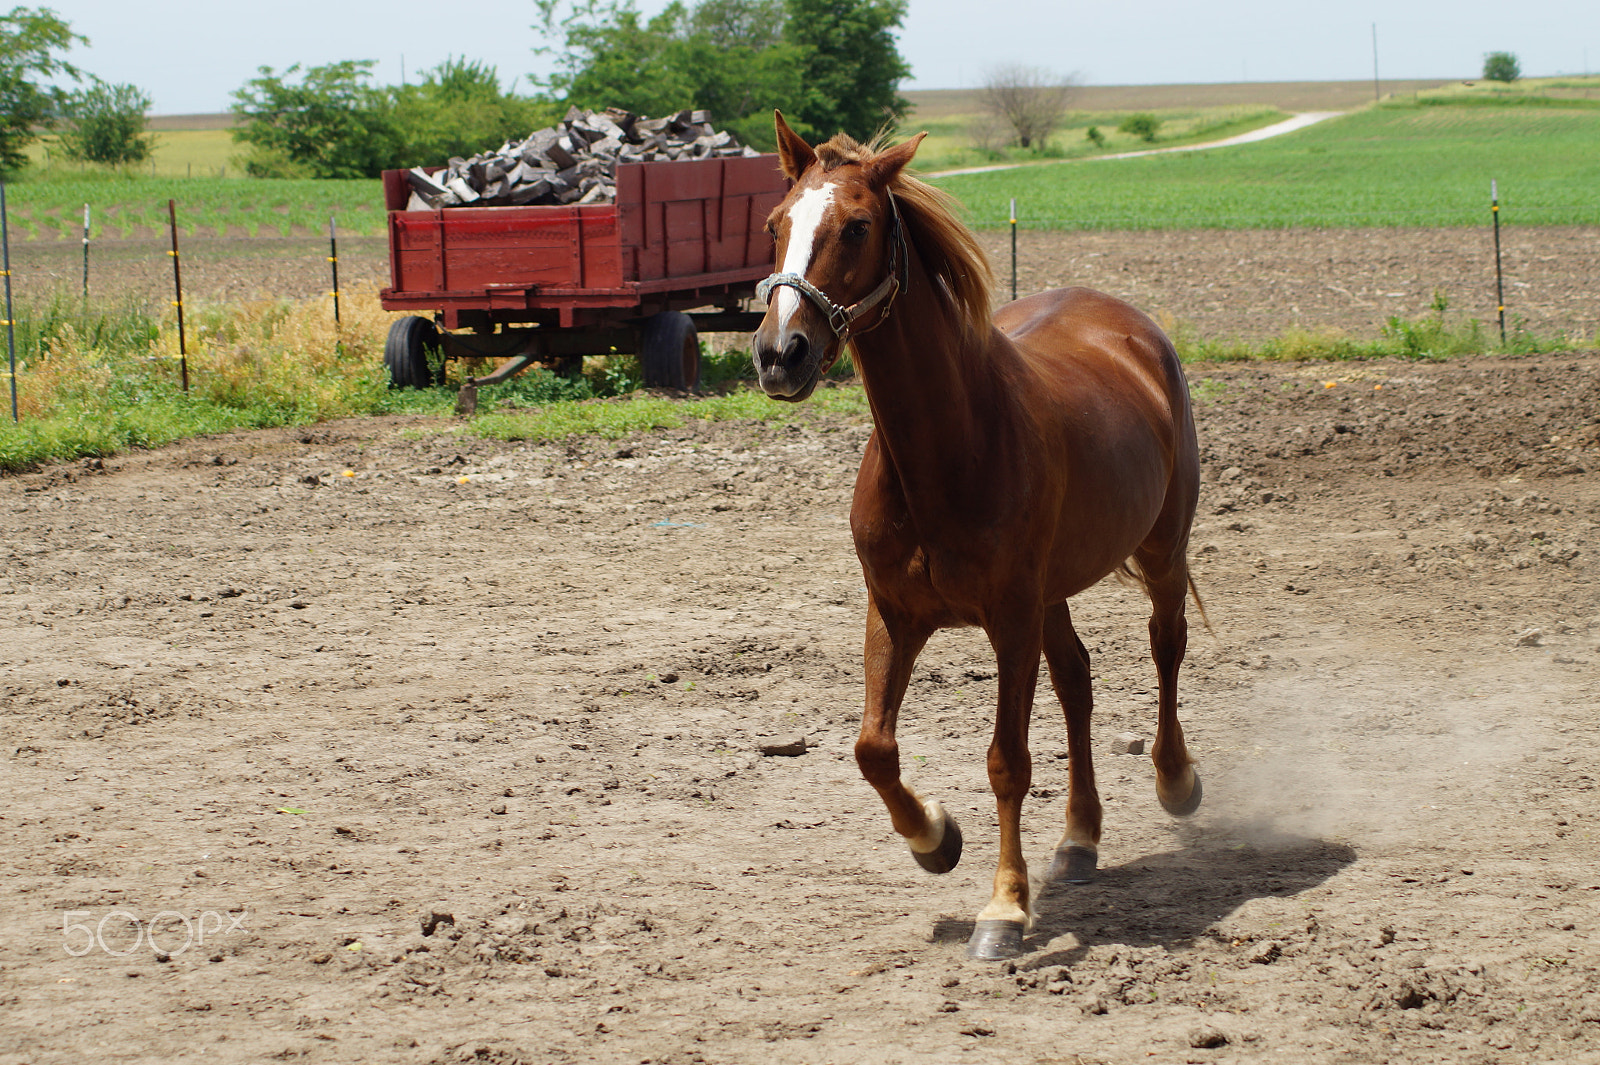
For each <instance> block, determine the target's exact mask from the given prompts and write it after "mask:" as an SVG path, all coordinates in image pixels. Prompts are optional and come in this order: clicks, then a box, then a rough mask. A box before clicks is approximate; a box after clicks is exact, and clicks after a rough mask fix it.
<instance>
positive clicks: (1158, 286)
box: [12, 225, 1600, 346]
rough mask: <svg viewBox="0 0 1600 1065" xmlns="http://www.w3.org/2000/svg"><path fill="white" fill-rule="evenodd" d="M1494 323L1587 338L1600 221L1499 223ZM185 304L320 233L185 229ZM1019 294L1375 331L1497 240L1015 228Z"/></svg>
mask: <svg viewBox="0 0 1600 1065" xmlns="http://www.w3.org/2000/svg"><path fill="white" fill-rule="evenodd" d="M980 236H981V238H982V240H983V243H984V246H985V249H986V250H987V251H988V253H989V255H990V258H991V260H992V262H993V264H994V267H995V273H996V275H997V276H998V278H999V279H1000V282H1001V284H1000V289H1001V290H1002V291H1005V292H1009V291H1010V287H1011V245H1010V235H1009V233H1004V232H999V231H995V230H988V231H984V232H983V233H982V234H980ZM1502 244H1503V269H1504V274H1505V294H1506V308H1507V322H1508V324H1509V325H1510V326H1511V327H1512V328H1516V326H1517V325H1518V323H1519V322H1520V323H1521V324H1522V326H1523V327H1524V328H1526V329H1528V330H1530V331H1531V332H1533V333H1535V334H1537V335H1539V336H1543V337H1555V336H1557V335H1564V336H1566V337H1567V338H1568V339H1569V340H1570V341H1571V342H1573V343H1575V344H1578V345H1581V346H1592V345H1593V344H1594V343H1595V338H1596V335H1597V333H1600V229H1597V228H1595V227H1585V226H1566V227H1561V226H1548V227H1532V228H1530V227H1521V226H1514V225H1507V226H1506V227H1505V229H1504V231H1503V233H1502ZM182 250H183V279H184V293H185V300H186V302H205V301H214V300H241V299H263V298H300V299H303V298H310V297H314V296H323V295H325V294H326V293H327V292H328V290H329V289H330V288H331V287H332V280H331V277H330V275H329V271H328V263H327V254H328V245H327V242H326V240H325V239H324V238H321V237H317V236H308V237H296V238H288V237H284V238H273V237H237V238H214V237H206V236H199V237H194V238H186V239H185V240H184V241H183V244H182ZM387 255H388V252H387V245H386V244H385V242H384V240H383V238H381V237H377V238H374V237H363V238H358V237H345V238H342V239H341V240H340V242H339V278H340V281H339V287H340V288H341V290H343V291H345V292H356V291H360V290H365V291H369V292H370V291H372V290H375V289H378V288H381V287H383V286H384V285H386V284H387V283H388V280H387V279H388V269H389V266H388V257H387ZM12 256H13V260H14V266H15V274H14V281H15V283H16V287H17V292H18V295H19V298H20V299H21V300H22V301H23V302H24V304H26V302H27V301H28V300H29V299H33V298H42V297H44V296H45V295H47V294H48V293H49V292H50V291H52V290H56V291H65V292H73V293H75V292H77V291H79V290H80V288H81V285H82V277H83V273H82V271H83V259H82V249H81V247H80V246H79V245H75V244H72V243H71V242H70V241H61V242H52V243H44V242H31V243H26V244H21V245H18V246H17V247H16V248H15V249H14V250H13V252H12ZM1017 274H1018V278H1017V282H1018V292H1019V293H1022V294H1024V295H1025V294H1027V293H1029V292H1035V291H1038V290H1039V289H1042V288H1054V287H1057V286H1060V285H1069V284H1074V285H1089V286H1091V287H1093V288H1098V289H1102V290H1104V291H1106V292H1110V293H1112V294H1113V295H1116V296H1120V297H1122V298H1123V299H1128V300H1131V301H1132V302H1134V303H1135V304H1137V305H1138V306H1140V307H1142V308H1144V309H1146V310H1147V311H1149V312H1150V313H1151V314H1153V315H1155V316H1156V317H1157V318H1158V319H1159V320H1160V321H1161V322H1162V324H1163V325H1165V326H1166V327H1167V328H1168V329H1169V330H1189V331H1192V332H1193V333H1194V334H1195V335H1197V336H1201V337H1207V338H1215V339H1235V338H1237V339H1248V340H1260V339H1263V338H1266V337H1272V336H1278V335H1280V334H1282V333H1283V332H1284V331H1285V330H1286V329H1288V328H1290V327H1293V326H1298V327H1301V328H1305V329H1332V330H1340V331H1343V332H1345V333H1348V334H1349V335H1351V336H1356V337H1374V336H1376V335H1377V334H1378V332H1379V330H1380V329H1381V328H1382V326H1383V323H1384V322H1385V321H1386V320H1387V319H1388V318H1389V317H1390V316H1391V315H1399V316H1400V317H1402V318H1414V317H1417V316H1419V315H1422V314H1425V313H1428V311H1429V308H1430V306H1431V305H1432V302H1433V299H1434V294H1435V293H1436V292H1438V293H1442V294H1443V295H1444V296H1445V298H1446V299H1447V300H1448V301H1449V305H1450V311H1449V314H1450V316H1451V319H1452V320H1453V321H1460V320H1464V319H1470V318H1476V319H1479V320H1480V321H1483V322H1485V323H1488V324H1489V325H1490V327H1491V328H1492V327H1493V324H1494V322H1495V306H1496V304H1495V287H1494V284H1495V278H1494V237H1493V234H1492V233H1491V232H1490V230H1489V229H1488V228H1487V227H1480V228H1477V229H1415V230H1394V229H1353V230H1351V229H1344V230H1258V231H1250V230H1243V231H1227V232H1218V231H1213V230H1200V231H1192V232H1178V233H1123V232H1114V233H1105V232H1089V233H1062V232H1044V231H1028V230H1024V231H1023V232H1021V233H1020V234H1019V238H1018V270H1017ZM90 288H91V292H92V293H94V294H95V295H96V296H97V298H117V297H122V296H129V297H132V298H135V299H141V300H148V301H150V302H151V303H154V304H157V305H158V306H159V307H162V308H164V307H165V303H164V302H162V301H165V300H170V299H171V298H172V263H171V259H170V258H169V257H168V255H167V244H166V243H165V242H164V241H163V240H160V239H156V238H153V237H152V238H151V239H146V240H125V241H107V242H104V243H103V244H98V245H96V246H95V251H94V258H93V260H92V261H91V265H90Z"/></svg>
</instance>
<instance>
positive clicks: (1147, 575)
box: [754, 114, 1200, 958]
mask: <svg viewBox="0 0 1600 1065" xmlns="http://www.w3.org/2000/svg"><path fill="white" fill-rule="evenodd" d="M776 121H777V131H778V150H779V155H780V159H781V162H782V166H783V170H784V173H785V174H787V175H788V177H789V178H790V179H791V180H792V181H793V182H794V187H793V188H792V189H791V190H790V192H789V195H788V197H787V198H786V199H785V200H784V201H783V203H782V204H780V205H779V206H778V208H777V210H775V211H773V212H772V215H771V217H770V219H769V220H768V224H767V228H768V230H769V231H770V232H771V233H772V236H773V239H774V240H775V241H776V244H777V262H778V270H779V271H780V272H779V273H775V274H773V275H772V276H771V277H769V278H768V279H767V280H766V281H765V282H764V283H763V285H762V287H761V290H760V291H761V295H762V298H764V299H766V300H767V301H768V308H767V312H766V316H765V318H764V319H763V320H762V323H761V328H760V329H759V330H758V331H757V333H756V334H755V345H754V358H755V364H756V370H757V372H758V374H759V377H760V382H761V387H762V389H763V390H765V391H766V393H767V394H768V395H770V396H773V397H774V398H778V399H785V400H795V401H798V400H802V399H804V398H806V397H807V396H809V395H810V394H811V391H812V390H813V389H814V388H815V387H816V384H817V381H818V379H819V378H820V376H821V375H822V374H823V373H824V372H826V370H827V369H828V368H829V367H830V366H832V365H833V362H834V360H835V359H837V358H838V355H839V352H840V350H841V349H842V347H843V346H844V345H845V344H846V343H848V344H850V345H851V347H852V349H853V351H854V359H855V365H856V369H857V371H858V372H859V373H860V375H861V379H862V382H863V384H864V385H865V387H866V394H867V400H868V402H869V404H870V405H871V408H872V416H873V420H874V423H875V429H874V431H873V434H872V438H871V439H870V440H869V441H868V443H867V448H866V453H865V455H864V456H863V457H862V460H861V470H860V472H859V474H858V475H857V477H856V490H855V501H854V504H853V505H852V507H851V512H850V527H851V531H852V533H853V534H854V537H855V544H856V553H857V554H858V555H859V556H860V559H861V566H862V569H863V570H864V571H865V575H866V585H867V593H868V599H867V633H866V653H865V666H866V670H865V672H866V689H867V690H866V710H865V713H864V715H863V717H862V721H861V736H860V738H859V739H858V740H857V742H856V749H855V750H856V761H857V763H858V764H859V766H860V768H861V774H862V776H863V777H865V778H866V780H867V782H868V783H870V784H871V785H872V786H873V787H874V788H875V789H876V790H877V792H878V794H879V796H881V797H882V799H883V802H884V805H885V806H887V807H888V809H889V817H890V819H891V820H892V822H893V824H894V829H895V831H896V832H898V833H899V834H900V835H902V836H904V837H905V838H906V840H907V842H908V843H909V844H910V846H911V851H912V854H913V855H914V856H915V858H916V860H917V862H918V863H919V864H920V865H921V866H922V867H923V868H925V869H928V870H930V871H932V872H935V873H943V872H947V871H949V870H950V869H952V868H954V867H955V864H956V862H957V860H958V859H959V858H960V856H961V831H960V829H959V828H958V827H957V826H956V823H955V821H954V819H952V818H951V817H950V816H949V815H948V814H947V813H945V812H944V810H943V808H942V807H941V806H940V805H939V803H938V802H935V801H931V800H930V801H924V800H923V799H922V798H921V797H920V796H918V795H917V793H916V792H914V791H913V790H912V789H911V788H909V787H907V786H906V784H905V783H904V782H903V781H902V780H901V779H900V759H899V747H898V745H897V743H896V741H895V721H896V718H897V717H898V716H899V712H900V703H901V700H902V698H903V697H904V695H905V690H906V685H907V683H908V682H909V680H910V677H911V669H912V665H913V664H914V662H915V661H916V658H917V654H918V652H920V651H921V650H922V647H923V645H924V644H925V643H926V642H927V640H928V638H929V637H930V636H931V635H932V634H933V632H934V631H935V630H936V629H941V628H949V627H953V626H964V625H979V626H982V627H983V629H984V631H985V633H987V635H988V637H989V642H990V644H991V645H992V646H993V648H994V652H995V657H996V661H997V666H998V676H999V688H1000V693H999V706H998V708H997V712H996V715H995V724H994V738H993V740H992V742H991V743H990V745H989V754H988V770H989V783H990V786H991V787H992V788H993V789H994V795H995V802H996V804H997V806H998V808H999V815H1000V859H999V867H998V869H997V870H996V872H995V879H994V894H993V896H992V897H991V898H990V900H989V904H988V905H987V906H985V907H984V908H983V910H982V911H981V912H980V913H979V914H978V919H977V923H976V926H975V927H974V930H973V933H972V938H971V940H970V941H969V943H968V948H967V949H968V953H969V954H971V955H972V956H973V957H979V958H1005V957H1011V956H1014V955H1016V954H1019V953H1021V951H1022V936H1023V934H1024V932H1025V931H1026V930H1027V928H1028V926H1029V924H1030V923H1031V921H1032V916H1033V914H1032V906H1031V900H1030V897H1029V887H1028V872H1027V866H1026V864H1025V863H1024V861H1023V857H1022V839H1021V815H1022V801H1023V798H1024V797H1025V796H1026V795H1027V794H1028V786H1029V783H1030V781H1031V779H1032V765H1031V763H1030V756H1029V753H1028V718H1029V714H1030V713H1031V710H1032V707H1033V695H1034V687H1035V685H1036V683H1037V681H1038V675H1039V654H1040V652H1041V651H1043V653H1044V658H1045V661H1046V662H1047V663H1048V664H1049V667H1050V679H1051V681H1052V682H1053V683H1054V685H1055V690H1056V695H1057V696H1058V697H1059V698H1060V700H1061V706H1062V709H1063V710H1064V711H1065V713H1066V723H1067V745H1068V752H1069V758H1070V762H1069V790H1068V795H1067V815H1066V822H1067V823H1066V832H1065V834H1064V835H1063V836H1062V837H1061V842H1060V844H1059V845H1058V846H1057V848H1056V852H1055V860H1054V863H1053V864H1052V866H1051V870H1050V875H1051V877H1052V878H1057V879H1062V880H1067V881H1071V882H1079V883H1081V882H1084V881H1087V880H1090V879H1092V878H1093V876H1094V873H1095V868H1096V863H1097V847H1098V844H1099V842H1100V819H1101V807H1100V797H1099V794H1098V793H1097V792H1096V790H1095V782H1094V766H1093V758H1092V753H1091V747H1090V739H1089V717H1090V711H1091V708H1092V701H1093V697H1092V693H1091V690H1090V672H1089V655H1088V652H1087V651H1086V650H1085V649H1084V646H1083V642H1082V641H1081V640H1079V639H1078V636H1077V634H1076V633H1075V632H1074V631H1073V628H1072V617H1071V614H1070V612H1069V611H1068V607H1067V600H1068V599H1069V598H1070V597H1071V596H1073V595H1076V594H1077V593H1078V592H1081V591H1083V590H1084V589H1086V588H1088V587H1090V586H1091V585H1093V584H1095V583H1096V582H1097V581H1099V580H1100V579H1101V578H1103V577H1105V576H1107V575H1108V574H1111V573H1114V572H1118V571H1120V572H1122V573H1123V574H1125V575H1127V576H1130V577H1132V578H1133V579H1135V580H1136V581H1137V582H1138V583H1140V584H1141V585H1142V586H1143V587H1144V589H1145V591H1146V593H1147V594H1148V595H1149V597H1150V602H1151V606H1152V612H1151V617H1150V648H1151V653H1152V655H1153V657H1154V659H1155V663H1156V672H1157V674H1158V675H1159V678H1160V693H1159V696H1158V699H1157V715H1158V716H1157V724H1156V737H1155V744H1154V748H1153V752H1152V756H1153V759H1154V762H1155V769H1156V794H1157V796H1158V798H1159V799H1160V801H1161V804H1162V805H1163V806H1164V807H1166V809H1167V810H1168V811H1169V812H1170V813H1172V814H1174V815H1178V816H1183V815H1187V814H1190V813H1193V812H1194V810H1195V809H1196V808H1197V807H1198V806H1199V804H1200V780H1199V777H1198V776H1196V774H1195V771H1194V768H1193V766H1192V765H1191V759H1190V758H1189V753H1188V750H1187V748H1186V747H1185V746H1184V740H1183V729H1182V726H1180V725H1179V724H1178V692H1177V681H1178V666H1179V663H1180V662H1181V661H1182V659H1183V654H1184V649H1185V647H1186V644H1187V640H1188V626H1187V623H1186V621H1185V619H1184V608H1185V599H1186V596H1187V593H1189V592H1190V591H1191V590H1192V587H1193V586H1192V583H1191V581H1190V579H1189V568H1188V562H1187V559H1186V549H1187V546H1188V541H1189V527H1190V524H1191V522H1192V520H1193V518H1194V512H1195V502H1196V498H1197V495H1198V491H1199V480H1200V464H1199V456H1198V451H1197V448H1196V445H1195V434H1194V420H1193V417H1192V415H1191V413H1190V409H1189V393H1188V386H1187V383H1186V382H1185V380H1184V376H1183V371H1182V369H1181V368H1180V367H1179V364H1178V358H1177V354H1176V352H1174V350H1173V347H1172V344H1171V342H1170V341H1169V340H1168V339H1167V337H1166V336H1165V335H1164V334H1163V333H1162V332H1161V330H1160V329H1159V328H1158V327H1157V326H1156V325H1155V323H1153V322H1152V321H1151V320H1150V319H1149V318H1147V317H1146V316H1145V315H1143V314H1141V313H1140V312H1139V311H1137V310H1135V309H1134V308H1132V307H1130V306H1129V305H1128V304H1126V303H1123V302H1122V301H1120V300H1117V299H1114V298H1112V297H1110V296H1107V295H1104V294H1102V293H1099V292H1093V291H1090V290H1088V289H1082V288H1067V289H1058V290H1055V291H1050V292H1041V293H1039V294H1038V295H1034V296H1029V297H1027V298H1026V299H1022V300H1018V301H1017V302H1015V303H1012V304H1010V305H1008V306H1006V307H1002V308H1001V309H1000V311H999V312H998V313H996V314H995V315H994V316H993V319H992V320H991V318H990V314H989V307H990V286H991V277H990V273H989V267H988V264H987V262H986V260H985V259H984V256H983V253H982V251H981V249H979V248H978V246H977V244H976V243H975V242H974V240H973V237H972V234H971V233H970V232H968V231H967V230H966V229H965V228H964V227H963V226H962V225H961V224H960V223H959V222H958V221H957V220H956V219H955V217H954V216H953V214H952V213H951V211H950V205H949V201H948V199H947V197H945V196H944V195H943V194H942V193H940V192H939V191H938V190H936V189H933V188H931V187H929V186H928V185H925V184H923V183H922V182H920V181H917V180H916V179H914V178H912V177H910V176H908V175H907V174H906V173H904V168H905V166H906V164H907V163H909V162H910V161H911V158H912V156H913V155H915V154H916V150H917V145H918V144H919V143H920V142H921V140H922V136H921V135H919V136H917V137H916V138H914V139H912V140H910V141H907V142H905V143H903V144H900V145H898V146H896V147H892V148H888V149H884V150H878V149H877V148H876V146H863V145H860V144H857V143H856V142H855V141H853V140H851V139H850V138H848V137H846V136H843V135H840V136H837V137H834V138H833V139H832V140H830V141H828V142H827V143H825V144H821V145H818V146H817V147H816V148H815V149H813V148H812V147H811V146H810V145H808V144H807V143H806V142H805V141H804V140H803V139H802V138H801V137H800V136H798V135H797V134H796V133H794V132H793V131H792V130H791V129H790V128H789V126H788V125H787V124H786V123H785V122H784V121H783V116H782V115H781V114H780V115H778V116H777V117H776ZM1196 602H1197V603H1198V599H1197V600H1196Z"/></svg>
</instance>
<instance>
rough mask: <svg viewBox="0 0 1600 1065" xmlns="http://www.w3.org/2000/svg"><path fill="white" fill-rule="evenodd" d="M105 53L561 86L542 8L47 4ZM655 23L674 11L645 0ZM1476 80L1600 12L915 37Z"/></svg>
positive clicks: (1181, 77)
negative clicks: (462, 64)
mask: <svg viewBox="0 0 1600 1065" xmlns="http://www.w3.org/2000/svg"><path fill="white" fill-rule="evenodd" d="M40 6H51V7H53V8H54V10H55V11H56V13H57V14H58V15H60V16H61V17H62V18H64V19H65V20H66V21H67V22H69V23H70V24H71V26H72V28H73V30H74V31H75V32H77V33H79V34H82V35H83V36H85V37H87V38H89V42H90V43H89V45H88V46H87V47H78V48H75V49H74V50H73V51H72V52H71V53H70V55H69V57H68V58H69V59H70V60H71V61H72V62H73V63H75V64H77V65H78V66H79V67H81V68H82V69H84V70H86V71H88V72H90V73H92V74H95V75H97V76H98V77H100V78H102V79H104V80H106V81H109V82H114V83H132V84H134V85H137V86H139V87H140V88H142V89H144V90H145V91H146V92H148V93H149V94H150V95H151V96H152V97H153V98H154V106H153V107H152V108H151V110H150V113H151V114H152V115H172V114H205V113H214V112H219V111H226V110H227V109H228V107H229V105H230V104H231V103H232V102H233V98H232V93H233V91H234V90H235V89H238V88H240V87H241V86H243V85H244V84H245V82H247V81H249V80H250V79H251V78H253V77H255V76H256V72H257V68H259V67H261V66H270V67H273V68H275V69H276V70H279V71H281V70H282V69H283V68H285V67H288V66H289V65H291V64H293V63H300V64H302V65H303V66H318V65H321V64H325V63H331V62H335V61H337V60H342V59H372V60H376V61H377V66H376V67H375V68H374V71H373V72H374V75H375V76H376V78H377V80H378V81H379V82H380V83H383V84H397V83H399V82H400V81H401V80H402V77H404V78H405V79H406V80H410V81H415V80H417V75H418V72H419V71H421V70H424V69H427V68H429V67H433V66H435V65H437V64H439V63H441V62H443V61H444V60H445V59H447V58H449V57H451V56H457V57H465V58H468V59H476V60H480V61H482V62H485V63H487V64H489V65H490V66H493V67H495V68H496V69H497V70H498V71H499V73H500V77H501V81H502V84H505V83H509V82H510V81H511V80H512V79H513V78H520V79H521V80H520V81H518V82H517V87H518V88H519V89H520V90H524V91H525V90H526V89H527V88H528V81H527V75H529V74H530V73H545V72H547V71H548V70H549V65H550V64H549V60H547V59H541V58H539V57H537V56H536V55H535V54H534V49H535V48H536V47H538V46H539V45H540V44H541V43H544V42H543V40H542V38H541V37H540V36H539V35H538V34H537V33H536V32H535V31H534V29H533V23H534V21H535V14H534V5H533V3H532V0H476V2H474V3H453V2H450V0H384V2H382V3H377V2H374V0H320V2H313V0H274V2H272V3H239V2H230V0H154V2H153V3H151V4H148V5H136V4H129V3H127V2H126V0H43V4H41V5H40ZM638 6H639V7H640V8H641V9H642V10H643V11H645V12H653V11H658V10H660V8H662V7H663V6H665V0H638ZM1374 24H1376V26H1377V66H1378V75H1379V78H1380V79H1384V78H1396V79H1401V78H1471V77H1474V76H1476V75H1477V74H1478V73H1479V72H1480V71H1481V70H1482V67H1483V56H1484V54H1485V53H1487V52H1491V51H1506V52H1512V53H1514V54H1515V55H1516V56H1517V57H1518V59H1519V60H1520V62H1521V65H1522V71H1523V73H1524V75H1528V76H1540V75H1551V74H1581V73H1588V72H1593V71H1595V70H1596V69H1597V68H1600V3H1597V2H1596V0H1524V2H1522V3H1519V4H1508V3H1488V2H1485V0H1331V2H1330V0H1306V2H1300V3H1289V4H1285V3H1283V2H1282V0H1271V2H1269V0H1211V2H1209V3H1204V4H1202V3H1196V2H1194V0H1135V2H1131V3H1119V2H1104V0H1102V2H1100V3H1096V4H1084V3H1076V2H1071V0H989V2H986V3H985V2H981V0H910V7H909V13H908V15H907V17H906V20H905V24H904V26H903V28H902V30H901V33H900V36H899V43H900V54H901V55H902V56H904V57H905V58H906V60H907V61H908V62H909V63H910V64H911V72H912V74H911V79H910V80H909V81H908V82H906V83H905V84H903V85H902V88H908V89H959V88H969V87H973V86H977V85H981V84H982V83H983V80H984V76H985V74H986V73H987V72H989V71H991V70H993V69H994V68H995V67H998V66H1001V65H1006V64H1020V65H1023V66H1028V67H1036V68H1040V69H1043V70H1047V71H1050V72H1052V73H1054V74H1057V75H1061V76H1064V77H1065V76H1074V77H1075V78H1076V79H1077V81H1078V82H1079V83H1080V84H1085V85H1162V84H1189V83H1205V82H1236V81H1360V80H1370V79H1371V78H1372V76H1373V26H1374Z"/></svg>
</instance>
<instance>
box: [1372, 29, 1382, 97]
mask: <svg viewBox="0 0 1600 1065" xmlns="http://www.w3.org/2000/svg"><path fill="white" fill-rule="evenodd" d="M1381 99H1383V93H1381V92H1379V91H1378V24H1377V23H1376V22H1374V23H1373V24H1372V100H1373V102H1374V103H1376V102H1377V101H1379V100H1381Z"/></svg>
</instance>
